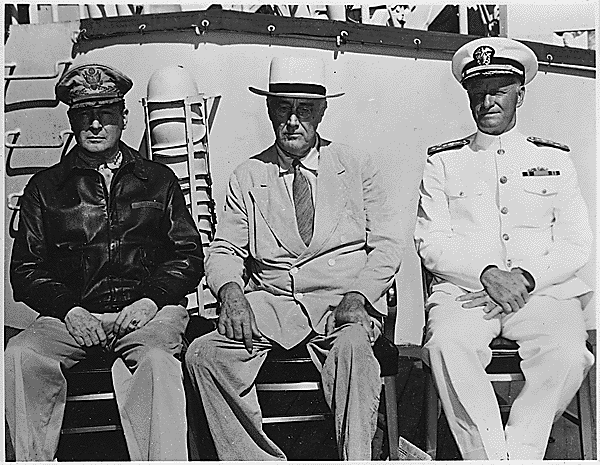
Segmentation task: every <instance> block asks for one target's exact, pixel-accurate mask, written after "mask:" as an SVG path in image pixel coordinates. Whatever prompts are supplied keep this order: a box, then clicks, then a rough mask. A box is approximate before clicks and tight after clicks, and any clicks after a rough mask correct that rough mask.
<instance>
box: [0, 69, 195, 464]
mask: <svg viewBox="0 0 600 465" xmlns="http://www.w3.org/2000/svg"><path fill="white" fill-rule="evenodd" d="M132 85H133V82H132V81H131V80H130V79H129V78H128V77H127V76H125V75H124V74H122V73H121V72H119V71H118V70H116V69H114V68H112V67H110V66H106V65H101V64H86V65H80V66H76V67H74V68H71V69H69V70H68V71H67V72H66V73H65V74H64V75H63V76H62V77H61V79H60V80H59V81H58V83H57V84H56V89H55V90H56V96H57V99H59V100H60V101H62V102H64V103H66V104H67V105H69V111H68V116H69V121H70V123H71V128H72V130H73V133H74V135H75V140H76V141H77V145H76V146H75V147H74V148H73V149H72V150H70V151H69V153H67V154H66V155H65V157H64V158H63V159H62V160H61V161H60V162H59V163H57V164H56V165H54V166H52V167H50V168H48V169H45V170H43V171H41V172H39V173H37V174H35V175H34V176H33V177H32V178H31V179H30V181H29V183H28V184H27V186H26V187H25V190H24V193H23V196H22V197H21V199H20V211H19V228H18V232H17V236H16V238H15V242H14V246H13V251H12V257H11V268H10V275H11V276H10V277H11V284H12V288H13V291H14V296H15V300H16V301H21V302H24V303H25V304H27V305H28V306H29V307H30V308H32V309H33V310H35V311H37V312H38V313H39V316H38V318H37V319H36V320H35V321H34V322H33V323H32V324H31V325H30V326H29V327H28V328H27V329H25V330H24V331H23V332H21V333H19V334H18V335H17V336H15V337H14V338H12V339H11V340H10V341H9V344H8V347H7V349H6V352H5V364H4V369H5V386H6V403H5V405H6V418H7V422H8V425H9V429H10V434H11V438H12V441H13V444H14V448H15V454H16V459H17V461H52V460H53V459H54V456H55V454H56V451H57V448H58V442H59V437H60V431H61V425H62V421H63V416H64V411H65V402H66V397H67V383H66V380H65V377H64V375H63V370H64V369H69V368H71V367H73V366H74V365H76V364H77V363H79V362H80V361H82V360H85V359H87V358H88V357H94V356H98V355H101V354H102V353H103V352H109V353H113V354H114V355H115V358H116V361H115V362H114V364H113V366H112V374H113V381H114V383H113V384H114V389H115V394H116V400H117V405H118V408H119V414H120V417H121V423H122V426H123V432H124V434H125V439H126V442H127V448H128V451H129V456H130V458H131V460H134V461H141V460H144V461H146V460H187V458H188V457H187V428H186V426H187V425H186V416H185V396H184V392H183V381H182V370H181V363H180V361H179V360H178V359H177V358H176V357H178V356H179V355H180V353H181V349H182V344H183V334H184V331H185V329H186V326H187V322H188V320H189V316H188V313H187V311H186V308H185V300H186V299H185V296H186V295H187V294H188V293H190V292H192V291H193V290H194V289H195V288H196V286H197V285H198V283H199V282H200V278H201V277H202V272H203V262H202V259H203V254H202V245H201V243H200V234H199V232H198V230H197V228H196V225H195V224H194V220H193V219H192V217H191V215H190V213H189V212H188V210H187V208H186V206H185V201H184V198H183V194H182V192H181V189H180V187H179V183H178V181H177V178H176V177H175V175H174V174H173V172H172V171H171V170H170V169H169V168H167V167H165V166H163V165H161V164H160V163H155V162H152V161H149V160H146V159H144V158H142V157H141V155H140V154H139V153H138V152H137V151H135V150H134V149H132V148H131V147H129V146H127V145H126V144H124V143H123V142H122V141H121V134H122V131H123V129H124V128H125V125H126V122H127V109H126V108H125V100H124V96H125V94H126V93H127V92H128V91H129V90H130V89H131V87H132Z"/></svg>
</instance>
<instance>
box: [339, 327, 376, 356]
mask: <svg viewBox="0 0 600 465" xmlns="http://www.w3.org/2000/svg"><path fill="white" fill-rule="evenodd" d="M333 346H334V347H335V348H337V350H338V351H339V352H346V351H356V350H357V349H358V350H362V349H363V348H364V347H369V348H370V347H371V343H370V342H369V334H368V333H367V330H366V329H365V328H364V326H363V325H362V324H360V323H351V324H348V325H346V327H345V328H342V329H341V330H340V334H339V336H338V337H337V338H336V340H335V342H334V343H333Z"/></svg>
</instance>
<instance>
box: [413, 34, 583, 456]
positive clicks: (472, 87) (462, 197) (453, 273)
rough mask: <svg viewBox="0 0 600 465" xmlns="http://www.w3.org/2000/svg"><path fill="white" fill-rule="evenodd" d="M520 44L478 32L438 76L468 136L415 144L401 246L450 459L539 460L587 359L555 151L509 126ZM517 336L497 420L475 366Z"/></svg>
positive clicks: (522, 66) (571, 192)
mask: <svg viewBox="0 0 600 465" xmlns="http://www.w3.org/2000/svg"><path fill="white" fill-rule="evenodd" d="M537 68H538V65H537V59H536V57H535V54H534V53H533V51H532V50H531V49H529V48H528V47H526V46H525V45H523V44H521V43H519V42H516V41H514V40H510V39H505V38H482V39H477V40H474V41H472V42H469V43H467V44H465V45H464V46H462V47H461V48H460V49H459V50H458V51H457V52H456V53H455V55H454V57H453V59H452V71H453V74H454V76H455V78H456V79H457V80H458V81H459V82H460V83H461V84H462V85H463V87H464V88H465V89H466V91H467V95H468V97H469V102H470V109H471V113H472V115H473V119H474V120H475V122H476V124H477V132H476V133H475V134H472V135H470V136H468V137H465V138H464V139H459V140H456V141H452V142H448V143H445V144H442V145H438V146H434V147H431V148H429V150H428V155H429V158H428V160H427V164H426V166H425V171H424V175H423V182H422V184H421V189H420V194H421V195H420V202H419V210H418V219H417V227H416V232H415V241H416V246H417V249H418V252H419V254H420V256H421V259H422V261H423V264H424V266H425V267H426V268H427V269H428V270H429V271H430V272H431V273H432V274H433V276H434V278H433V282H432V286H431V289H430V290H431V295H430V297H429V299H428V301H427V304H426V305H427V307H426V308H427V310H428V321H427V336H426V344H425V347H424V352H425V354H426V355H427V357H428V358H429V362H430V365H431V369H432V371H433V374H434V378H435V382H436V386H437V389H438V392H439V396H440V399H441V402H442V405H443V408H444V412H445V413H446V416H447V418H448V423H449V425H450V428H451V430H452V433H453V435H454V437H455V439H456V441H457V443H458V446H459V449H460V451H461V454H462V456H463V458H464V459H470V460H481V459H490V460H503V459H506V458H510V459H518V460H530V459H540V460H541V459H543V457H544V454H545V450H546V445H547V442H548V438H549V435H550V430H551V428H552V423H553V420H554V419H556V418H558V417H559V416H560V414H561V413H562V412H563V411H564V409H565V408H566V407H567V405H568V403H569V402H570V401H571V399H572V398H573V396H574V395H575V393H576V392H577V390H578V389H579V386H580V384H581V382H582V380H583V378H584V376H585V375H586V373H587V371H588V370H589V368H590V367H591V366H592V364H593V360H594V358H593V355H592V354H591V353H590V352H589V351H588V350H587V349H586V346H585V341H586V338H587V333H586V330H585V324H584V320H583V315H582V302H581V300H580V299H582V298H584V297H585V296H586V295H588V294H589V293H590V292H591V289H590V287H589V286H587V285H586V284H585V283H584V282H583V281H581V280H580V279H579V278H578V277H576V276H575V273H576V272H577V271H578V270H579V269H580V268H581V267H583V266H584V265H585V263H586V262H587V260H588V257H589V254H590V247H591V243H592V233H591V230H590V226H589V221H588V213H587V208H586V205H585V202H584V201H583V198H582V196H581V193H580V190H579V187H578V184H577V175H576V173H575V168H574V166H573V163H572V162H571V160H570V158H569V156H568V152H569V148H568V147H567V146H566V145H563V144H560V143H556V142H552V141H549V140H544V139H540V138H537V137H527V136H525V135H523V134H521V133H520V132H519V130H518V128H517V108H518V107H520V106H521V105H522V103H523V99H524V97H525V87H524V86H525V85H526V84H528V83H529V82H530V81H531V80H532V79H533V78H534V76H535V74H536V72H537ZM499 335H502V336H504V337H506V338H508V339H512V340H515V341H516V342H518V344H519V346H520V349H519V354H520V356H521V358H522V360H523V361H522V362H521V369H522V370H523V373H524V375H525V379H526V381H525V385H524V387H523V390H522V391H521V392H520V394H519V395H518V397H517V399H516V400H515V402H514V404H513V406H512V409H511V413H510V417H509V419H508V423H507V425H506V428H503V426H502V421H501V417H500V411H499V408H498V404H497V401H496V397H495V395H494V390H493V388H492V385H491V383H490V382H489V381H488V379H487V377H486V374H485V367H486V366H487V365H488V364H489V362H490V360H491V350H490V349H489V347H488V345H489V343H490V342H491V340H492V339H493V338H494V337H496V336H499Z"/></svg>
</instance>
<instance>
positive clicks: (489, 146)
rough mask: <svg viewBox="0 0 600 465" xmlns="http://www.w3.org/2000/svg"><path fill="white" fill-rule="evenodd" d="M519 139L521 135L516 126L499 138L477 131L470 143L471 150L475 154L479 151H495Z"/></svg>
mask: <svg viewBox="0 0 600 465" xmlns="http://www.w3.org/2000/svg"><path fill="white" fill-rule="evenodd" d="M521 137H522V134H521V133H520V132H519V130H518V129H517V126H516V125H515V126H514V127H513V128H512V129H511V130H510V131H507V132H505V133H504V134H500V135H499V136H493V135H490V134H486V133H484V132H481V131H480V130H479V129H478V130H477V132H476V133H475V137H474V139H473V142H472V143H471V148H472V149H473V150H474V151H476V152H477V151H479V150H496V149H498V148H502V147H504V146H506V144H510V143H512V142H513V141H514V140H516V139H519V138H521Z"/></svg>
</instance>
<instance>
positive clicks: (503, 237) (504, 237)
mask: <svg viewBox="0 0 600 465" xmlns="http://www.w3.org/2000/svg"><path fill="white" fill-rule="evenodd" d="M502 239H504V240H505V241H507V240H509V239H510V236H509V235H508V234H502Z"/></svg>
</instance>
